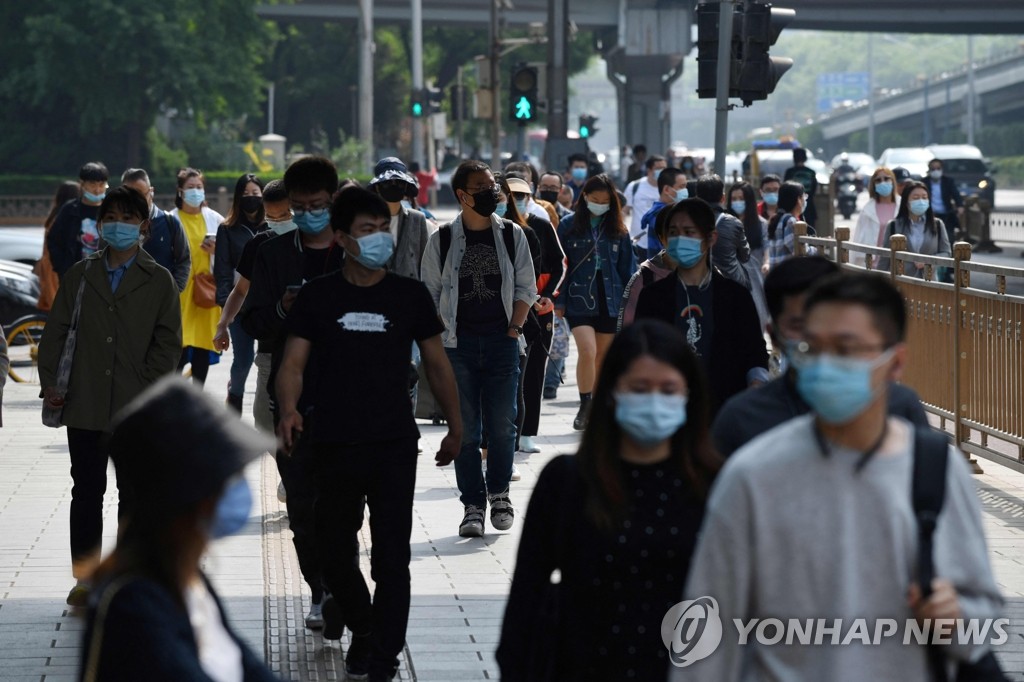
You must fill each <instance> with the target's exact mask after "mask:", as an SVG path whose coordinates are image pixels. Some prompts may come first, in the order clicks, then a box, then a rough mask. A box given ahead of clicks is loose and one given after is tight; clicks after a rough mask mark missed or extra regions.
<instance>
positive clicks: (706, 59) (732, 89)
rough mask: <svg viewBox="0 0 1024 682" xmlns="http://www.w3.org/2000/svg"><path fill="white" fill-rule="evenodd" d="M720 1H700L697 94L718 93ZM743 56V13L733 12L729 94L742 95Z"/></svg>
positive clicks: (738, 10) (698, 11)
mask: <svg viewBox="0 0 1024 682" xmlns="http://www.w3.org/2000/svg"><path fill="white" fill-rule="evenodd" d="M719 7H720V5H719V3H717V2H715V3H711V2H704V3H701V4H699V5H697V97H698V98H700V99H714V98H715V97H716V96H717V93H718V39H719V30H718V23H719V18H720V12H719ZM742 56H743V14H742V9H741V8H739V7H737V8H736V9H735V10H734V13H733V22H732V39H731V42H730V45H729V64H728V65H727V67H726V68H728V69H729V96H730V97H738V96H739V76H740V68H741V66H742V61H741V59H742Z"/></svg>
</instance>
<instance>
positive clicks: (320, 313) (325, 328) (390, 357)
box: [277, 188, 479, 680]
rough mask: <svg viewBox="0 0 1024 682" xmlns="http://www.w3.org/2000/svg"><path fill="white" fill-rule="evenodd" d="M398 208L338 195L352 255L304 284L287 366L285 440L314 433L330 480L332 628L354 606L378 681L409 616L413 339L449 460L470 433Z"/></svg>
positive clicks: (322, 519) (355, 652)
mask: <svg viewBox="0 0 1024 682" xmlns="http://www.w3.org/2000/svg"><path fill="white" fill-rule="evenodd" d="M390 221H391V212H390V211H389V210H388V205H387V203H385V202H384V200H383V199H381V198H380V197H379V196H377V195H375V194H372V193H370V192H367V191H366V190H363V189H359V188H353V189H348V190H345V191H344V192H342V193H341V195H340V196H339V197H338V198H337V199H336V200H335V202H334V206H333V207H332V209H331V227H332V229H333V231H334V240H335V242H334V243H335V246H336V247H337V248H339V249H343V250H344V251H345V253H346V258H345V264H344V266H343V268H342V269H341V271H338V272H334V273H332V274H329V275H326V276H324V277H320V278H318V279H316V280H314V281H313V282H310V283H309V284H307V285H306V286H305V287H303V289H302V291H301V292H300V293H299V296H298V298H297V299H296V300H295V303H294V305H293V306H292V309H291V312H290V313H289V314H288V320H287V327H288V331H289V334H290V335H289V337H288V341H287V345H286V348H285V357H284V362H283V364H282V366H281V370H280V372H279V375H278V379H277V393H278V396H279V401H280V402H279V404H280V410H281V421H280V423H279V424H278V436H279V438H280V440H281V443H282V450H283V451H284V452H288V451H290V450H291V448H292V446H293V445H294V441H295V440H296V434H297V433H302V434H303V438H304V439H307V440H309V441H310V442H311V443H312V450H313V455H314V462H315V466H316V472H317V478H318V480H319V481H320V487H321V489H322V490H324V491H325V493H328V492H329V494H323V495H321V496H320V497H319V498H318V499H317V502H316V518H317V536H318V540H319V545H318V546H319V549H320V556H321V561H322V566H323V569H322V570H323V576H324V581H325V583H326V587H327V589H328V590H329V591H330V593H331V595H332V596H329V597H328V598H327V600H326V601H325V603H324V618H325V622H324V638H326V639H338V638H340V637H341V631H342V625H343V623H342V620H341V616H342V614H344V621H345V623H347V624H348V627H349V629H350V630H351V631H352V644H351V646H350V647H349V650H348V653H347V655H346V659H345V670H346V672H347V673H348V675H349V676H352V677H357V678H358V676H360V675H366V674H369V676H370V679H371V680H378V679H380V680H383V679H391V677H392V676H393V675H394V673H395V670H397V665H398V654H399V653H400V652H401V650H402V646H403V645H404V643H405V631H406V625H407V622H408V618H409V603H410V589H411V587H410V585H411V581H410V574H409V561H410V559H411V552H410V548H409V538H410V535H411V533H412V506H413V493H414V489H415V483H416V441H417V440H418V439H419V432H418V430H417V428H416V422H415V419H414V417H413V415H412V412H411V411H410V410H409V393H408V390H407V387H408V374H409V363H410V361H411V355H412V352H411V349H412V344H413V343H414V342H415V343H416V344H418V345H419V347H420V351H421V354H422V358H423V366H424V368H425V370H426V376H427V379H428V381H430V386H431V389H432V390H433V393H434V395H435V397H436V398H437V400H438V402H439V403H440V405H441V409H442V410H443V411H444V413H445V414H446V415H448V434H447V435H446V436H445V437H444V439H443V440H442V441H441V448H440V450H439V451H438V453H437V455H436V457H435V460H436V461H437V465H438V466H445V465H447V464H449V463H450V462H451V461H452V460H453V459H455V457H456V456H457V455H458V454H459V447H460V444H461V442H462V422H461V420H460V417H459V403H458V391H457V389H456V386H455V376H454V375H453V373H452V368H451V365H450V364H449V362H448V358H447V356H446V355H445V351H444V346H443V345H442V343H441V332H442V331H443V330H444V325H443V324H441V321H440V320H439V319H438V317H437V311H436V309H435V308H434V303H433V301H432V300H431V298H430V294H429V293H428V292H427V289H426V287H424V286H423V284H421V283H420V282H418V281H416V280H414V279H408V278H405V277H401V276H399V275H395V274H391V273H388V272H387V270H386V269H385V265H386V264H387V262H388V260H389V259H390V257H391V255H392V253H393V251H394V243H393V241H392V237H391V233H390V227H389V224H390ZM310 360H312V361H313V362H314V363H315V365H316V368H317V373H318V375H319V377H320V378H319V380H318V381H317V383H316V385H315V386H313V387H307V386H306V385H305V383H306V382H304V380H303V374H304V372H305V369H306V366H307V363H308V361H310ZM300 395H302V396H308V397H309V402H310V404H311V405H312V408H313V412H314V415H315V418H314V419H313V421H312V423H308V422H307V421H306V420H305V419H304V417H303V414H302V412H301V411H300V410H299V397H300ZM477 461H478V462H479V457H477ZM290 497H291V495H290V493H289V498H290ZM364 498H365V500H366V504H367V505H369V507H370V514H371V517H372V521H373V522H372V524H371V526H370V533H371V538H372V542H373V555H372V557H371V563H372V571H373V579H374V582H375V583H376V590H375V594H374V599H373V601H372V604H371V600H370V593H369V590H368V589H367V587H366V581H365V580H364V578H363V575H362V573H361V572H360V570H359V555H358V552H359V547H358V543H353V542H352V538H353V536H354V535H355V534H356V533H357V532H358V530H359V528H360V527H361V526H362V523H363V500H364Z"/></svg>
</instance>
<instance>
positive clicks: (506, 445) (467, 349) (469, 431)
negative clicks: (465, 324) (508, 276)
mask: <svg viewBox="0 0 1024 682" xmlns="http://www.w3.org/2000/svg"><path fill="white" fill-rule="evenodd" d="M445 350H446V351H447V353H448V359H449V360H450V361H451V363H452V369H453V370H454V371H455V383H456V384H457V385H458V387H459V411H460V412H461V413H462V448H461V449H460V450H459V456H458V458H457V459H456V460H455V479H456V481H457V482H458V484H459V491H460V492H461V493H462V496H461V500H462V504H473V505H477V506H480V507H483V506H485V504H486V501H487V494H488V493H490V494H492V495H493V494H497V493H502V492H505V491H506V490H508V484H509V481H511V480H512V456H513V454H514V452H515V443H516V411H517V409H516V397H517V392H518V384H519V341H517V340H516V339H513V338H511V337H509V336H508V335H507V334H498V335H494V336H461V335H460V336H459V337H458V347H457V348H447V349H445ZM484 430H486V431H487V439H488V448H487V481H486V488H485V487H484V485H485V483H484V476H483V465H482V463H481V461H480V438H481V435H482V432H483V431H484Z"/></svg>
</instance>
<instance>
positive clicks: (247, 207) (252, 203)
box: [242, 197, 263, 214]
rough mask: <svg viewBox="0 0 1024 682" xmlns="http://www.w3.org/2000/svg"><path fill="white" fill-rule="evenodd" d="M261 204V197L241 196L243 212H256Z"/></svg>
mask: <svg viewBox="0 0 1024 682" xmlns="http://www.w3.org/2000/svg"><path fill="white" fill-rule="evenodd" d="M261 206H263V197H242V211H244V212H245V213H249V214H254V213H258V212H259V210H260V207H261Z"/></svg>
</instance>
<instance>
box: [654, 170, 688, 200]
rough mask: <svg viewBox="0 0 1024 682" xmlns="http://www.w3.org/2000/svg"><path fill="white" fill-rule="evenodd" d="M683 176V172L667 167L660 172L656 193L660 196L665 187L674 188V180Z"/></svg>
mask: <svg viewBox="0 0 1024 682" xmlns="http://www.w3.org/2000/svg"><path fill="white" fill-rule="evenodd" d="M682 174H683V171H681V170H679V169H678V168H673V167H671V166H669V167H668V168H665V169H664V170H662V171H661V175H659V176H658V193H659V194H660V193H661V191H662V190H663V189H665V188H666V187H674V186H675V184H676V180H678V179H679V176H680V175H682Z"/></svg>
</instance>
